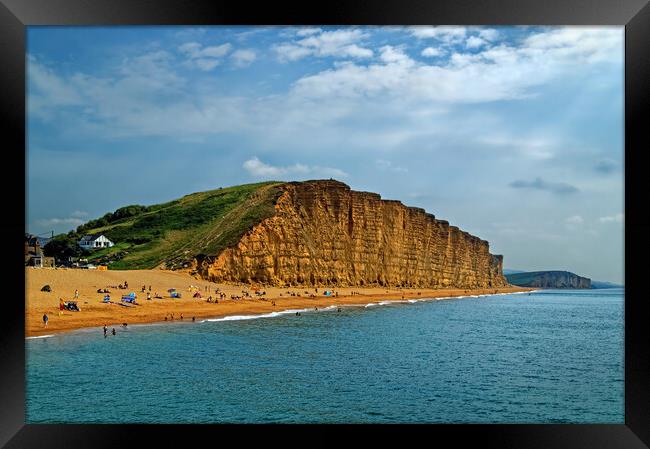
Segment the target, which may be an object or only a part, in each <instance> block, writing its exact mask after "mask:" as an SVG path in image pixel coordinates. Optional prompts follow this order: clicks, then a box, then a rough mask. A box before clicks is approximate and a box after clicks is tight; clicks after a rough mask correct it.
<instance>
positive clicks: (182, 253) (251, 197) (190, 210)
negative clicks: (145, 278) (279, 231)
mask: <svg viewBox="0 0 650 449" xmlns="http://www.w3.org/2000/svg"><path fill="white" fill-rule="evenodd" d="M282 185H283V184H282V183H279V182H264V183H257V184H246V185H241V186H235V187H228V188H223V189H217V190H210V191H207V192H198V193H192V194H190V195H186V196H184V197H182V198H180V199H178V200H174V201H170V202H168V203H164V204H158V205H153V206H137V205H135V206H127V207H124V208H121V209H118V210H117V211H115V212H114V213H109V214H106V215H105V216H104V217H101V218H100V219H97V220H93V221H91V222H89V223H87V224H85V225H82V226H80V227H79V228H78V229H77V232H76V233H74V235H72V236H70V238H76V239H78V238H80V237H81V236H82V235H84V234H94V233H102V234H104V235H105V236H106V237H108V238H109V239H110V240H111V241H113V242H114V243H115V246H113V247H112V248H105V249H101V250H98V251H94V252H92V253H91V255H90V256H89V257H88V259H89V261H91V260H92V261H93V262H94V263H102V262H107V261H108V260H111V263H110V264H109V267H110V268H111V269H120V270H122V269H148V268H155V267H157V266H159V265H161V264H164V265H165V266H166V267H167V268H179V267H182V266H183V264H185V263H188V262H190V261H191V260H192V259H193V258H194V257H195V256H198V255H216V254H219V253H220V252H221V251H222V250H224V249H225V248H228V247H230V246H233V245H235V244H236V243H237V242H238V241H239V240H240V239H241V237H242V236H243V235H244V234H245V233H246V232H247V231H248V230H249V229H251V228H252V227H253V226H255V225H256V224H258V223H260V222H261V221H262V220H264V219H265V218H268V217H270V216H271V215H273V213H274V206H275V203H276V201H277V199H278V198H279V196H280V195H281V193H282V189H281V186H282Z"/></svg>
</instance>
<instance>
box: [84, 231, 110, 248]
mask: <svg viewBox="0 0 650 449" xmlns="http://www.w3.org/2000/svg"><path fill="white" fill-rule="evenodd" d="M79 246H81V247H82V248H83V249H87V250H91V249H100V248H110V247H111V246H113V242H111V241H110V240H109V239H107V238H106V237H105V236H104V235H103V234H91V235H84V236H83V237H82V238H81V240H79Z"/></svg>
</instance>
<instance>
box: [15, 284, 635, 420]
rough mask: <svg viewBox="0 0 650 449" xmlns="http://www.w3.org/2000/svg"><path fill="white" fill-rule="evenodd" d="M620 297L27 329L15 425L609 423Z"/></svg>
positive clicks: (522, 298) (615, 292)
mask: <svg viewBox="0 0 650 449" xmlns="http://www.w3.org/2000/svg"><path fill="white" fill-rule="evenodd" d="M315 302H316V300H315ZM623 307H624V291H623V290H622V289H607V290H572V291H566V290H545V291H539V292H535V293H532V294H530V295H529V294H515V295H497V296H485V297H468V298H458V299H449V300H437V301H436V300H432V301H426V302H417V303H409V302H404V303H399V304H383V303H382V304H375V305H372V306H369V307H364V306H360V307H344V308H342V311H341V312H337V311H336V309H330V310H320V311H318V312H315V311H309V312H307V311H306V312H303V313H302V315H301V316H295V313H294V312H291V313H287V314H270V315H265V316H263V317H260V318H257V319H232V318H231V319H228V320H214V321H201V322H199V321H197V322H196V323H191V322H187V321H186V322H183V323H173V324H171V323H169V324H167V323H166V324H160V325H143V326H136V325H132V326H129V328H128V330H124V331H122V330H121V328H118V329H117V331H118V333H117V335H116V336H111V335H109V336H108V338H106V339H105V338H104V336H103V334H102V331H101V329H92V330H85V331H78V332H74V333H69V334H66V335H61V336H54V337H49V338H38V339H27V340H26V360H27V369H26V376H27V382H26V383H27V391H26V401H27V404H26V406H27V411H26V421H27V422H28V423H44V422H45V423H91V422H92V423H305V422H308V423H340V422H345V423H347V422H351V423H618V424H621V423H623V422H624V406H623V397H624V395H623V393H624V390H623V388H624V384H623V381H624V371H623V355H624V347H623V335H624V326H623Z"/></svg>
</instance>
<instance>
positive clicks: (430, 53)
mask: <svg viewBox="0 0 650 449" xmlns="http://www.w3.org/2000/svg"><path fill="white" fill-rule="evenodd" d="M421 54H422V56H425V57H427V58H434V57H436V56H441V55H442V54H443V52H442V51H441V50H439V49H437V48H433V47H427V48H425V49H424V50H422V53H421Z"/></svg>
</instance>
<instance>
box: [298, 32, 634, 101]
mask: <svg viewBox="0 0 650 449" xmlns="http://www.w3.org/2000/svg"><path fill="white" fill-rule="evenodd" d="M438 28H440V27H435V28H431V27H425V28H421V27H417V28H416V31H413V33H414V34H416V35H418V34H419V35H429V34H431V35H435V36H438V35H441V36H460V35H461V34H462V33H461V32H460V31H458V30H456V29H453V30H450V31H445V32H440V31H439V30H438ZM463 30H464V29H463ZM546 37H548V38H549V39H550V42H546V41H545V39H546ZM583 38H584V40H583ZM597 43H600V45H598V44H597ZM390 48H391V50H390V51H387V50H386V47H383V48H382V52H381V54H380V56H381V57H380V60H381V62H383V64H382V63H373V64H369V65H359V64H354V63H347V64H343V65H339V66H337V67H335V68H333V69H329V70H325V71H322V72H320V73H317V74H315V75H310V76H306V77H304V78H302V79H300V80H298V81H297V82H296V83H295V86H294V88H295V90H296V91H299V92H300V94H302V95H306V96H308V97H310V98H315V97H322V96H339V97H346V96H351V97H358V96H368V95H370V96H373V95H378V94H382V93H384V94H387V95H388V96H393V97H399V98H404V97H406V98H411V99H418V100H419V101H421V102H432V101H434V102H436V103H441V102H443V103H444V102H453V103H481V102H491V101H497V100H513V99H522V98H528V97H530V96H531V95H534V91H533V90H532V89H533V88H534V87H536V86H540V85H542V84H545V83H547V82H549V81H550V80H552V79H555V78H559V77H561V76H563V75H566V74H572V73H575V72H577V71H585V70H587V67H588V65H586V64H584V63H585V62H588V63H594V62H608V63H618V64H620V63H622V53H621V52H622V50H623V47H622V32H621V30H620V29H612V28H601V29H583V28H577V29H573V28H572V29H570V30H569V31H567V32H562V30H560V31H558V30H552V31H549V32H541V33H538V34H536V35H534V36H531V37H529V38H527V39H525V40H524V42H523V45H521V46H510V45H505V44H501V45H498V46H496V47H491V48H489V49H486V50H483V51H481V52H479V53H475V54H470V53H458V52H456V53H454V54H452V56H451V58H450V60H449V62H448V63H447V64H446V65H442V66H438V65H427V64H423V63H417V62H416V61H413V60H412V59H410V58H409V57H408V56H407V55H405V54H403V53H402V54H400V55H399V59H398V58H397V56H396V54H397V53H396V52H397V50H395V49H394V47H390Z"/></svg>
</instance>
